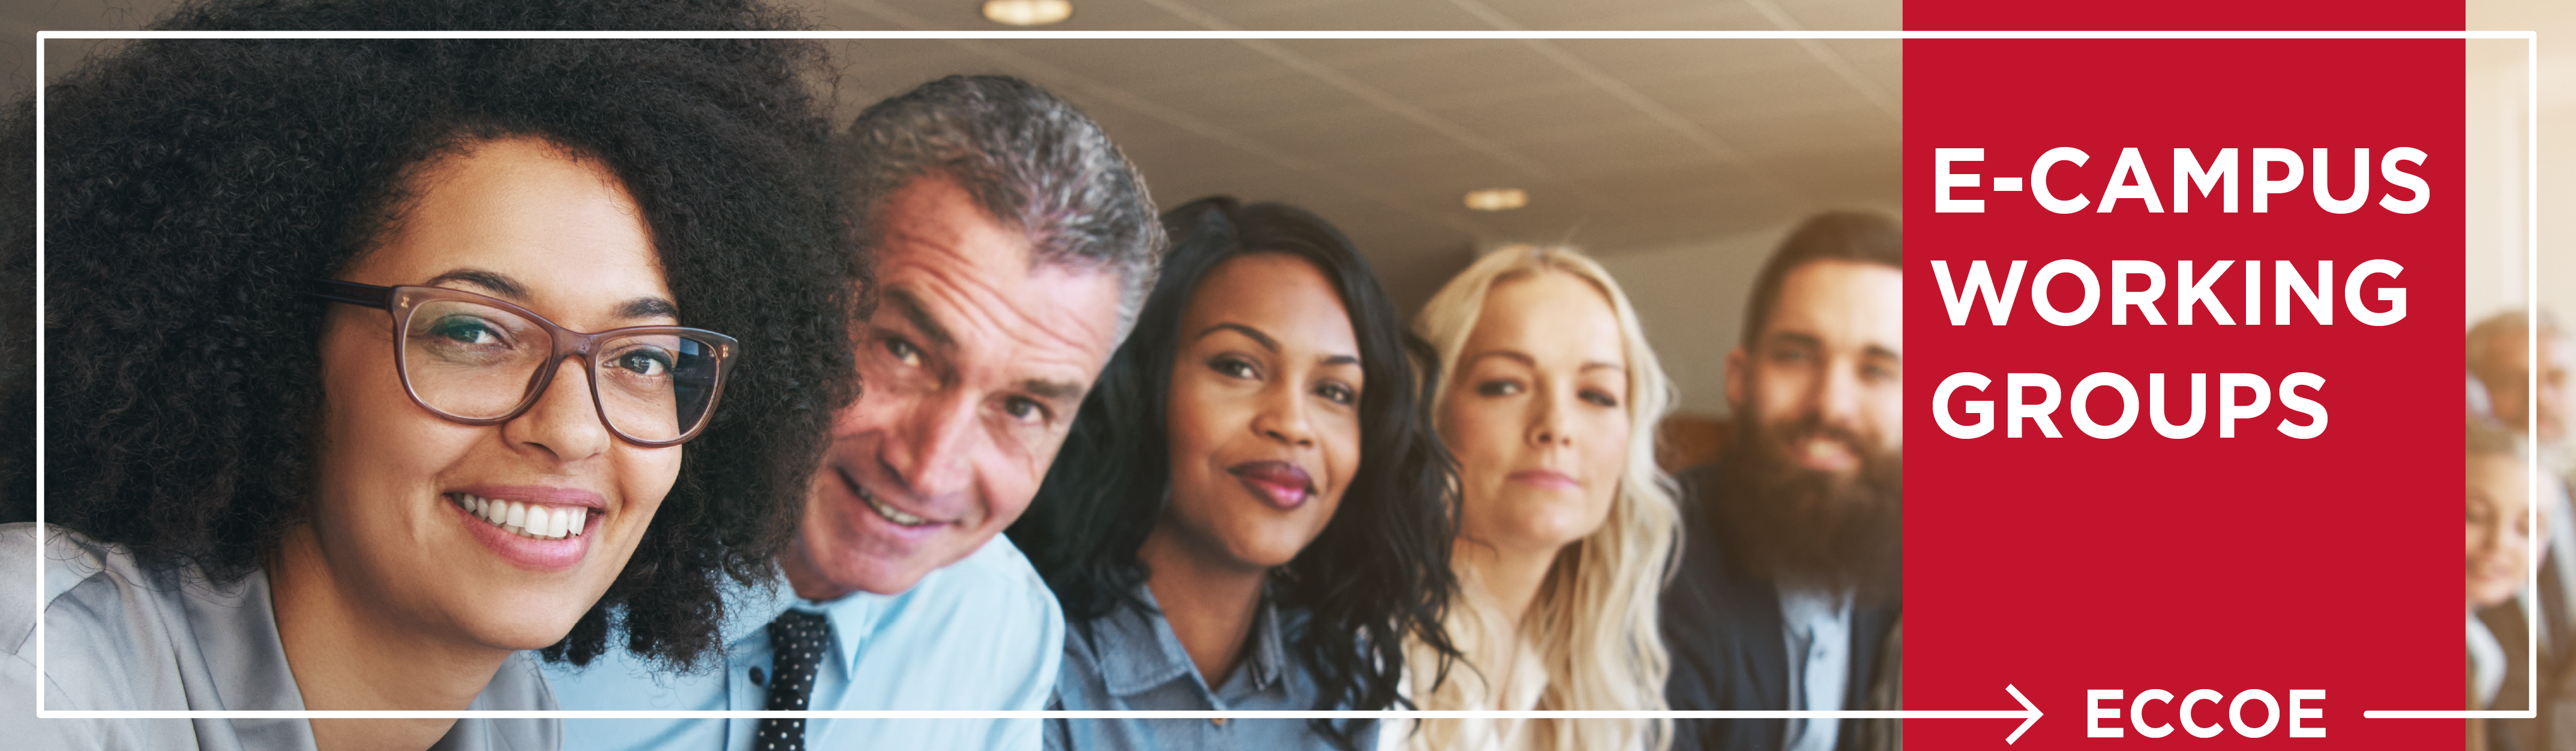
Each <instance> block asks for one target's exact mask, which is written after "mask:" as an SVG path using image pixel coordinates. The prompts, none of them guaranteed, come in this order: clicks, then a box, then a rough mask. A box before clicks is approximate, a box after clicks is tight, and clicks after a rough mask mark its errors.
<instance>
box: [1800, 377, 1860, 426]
mask: <svg viewBox="0 0 2576 751" xmlns="http://www.w3.org/2000/svg"><path fill="white" fill-rule="evenodd" d="M1809 398H1810V399H1812V400H1813V401H1814V409H1815V411H1816V417H1817V419H1818V421H1819V422H1822V423H1823V424H1826V425H1841V426H1846V427H1849V426H1852V425H1854V424H1856V423H1857V422H1858V421H1859V420H1860V412H1861V407H1860V404H1861V383H1860V368H1859V367H1858V365H1857V364H1856V363H1850V362H1829V363H1827V367H1826V368H1825V372H1824V373H1823V377H1821V378H1818V379H1816V385H1815V388H1814V394H1813V395H1812V396H1811V397H1809Z"/></svg>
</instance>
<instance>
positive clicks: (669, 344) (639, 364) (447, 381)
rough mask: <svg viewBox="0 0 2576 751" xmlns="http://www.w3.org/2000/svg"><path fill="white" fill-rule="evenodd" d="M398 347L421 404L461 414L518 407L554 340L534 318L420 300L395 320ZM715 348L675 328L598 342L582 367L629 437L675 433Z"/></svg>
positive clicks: (705, 394)
mask: <svg viewBox="0 0 2576 751" xmlns="http://www.w3.org/2000/svg"><path fill="white" fill-rule="evenodd" d="M403 347H404V350H405V352H404V355H405V356H404V358H403V361H404V364H405V367H406V372H405V373H404V376H405V377H406V378H407V379H408V380H409V381H410V383H411V388H412V392H413V393H415V394H418V395H419V396H420V400H421V402H422V403H424V404H427V405H429V407H430V408H431V409H435V410H438V411H440V412H445V413H447V414H449V415H453V416H456V417H459V418H464V419H469V420H489V419H494V418H499V417H502V416H504V415H508V414H509V413H510V411H511V410H513V409H516V408H518V406H519V403H520V402H522V401H524V400H526V398H527V396H528V389H529V388H530V387H532V386H534V385H535V383H536V377H537V369H538V368H542V367H547V366H548V362H547V361H548V359H549V358H550V357H551V356H552V355H553V354H554V340H553V338H552V337H551V336H549V335H548V334H547V331H546V328H545V327H543V326H540V325H537V323H536V322H535V321H531V320H529V319H528V318H527V317H525V316H522V315H520V314H518V313H515V312H511V311H508V310H504V309H501V308H496V307H492V306H488V305H479V304H475V303H471V302H464V301H460V300H427V301H423V302H422V303H421V304H420V305H419V306H418V307H417V309H415V310H414V311H413V313H412V315H411V321H410V322H409V323H408V324H407V325H406V326H405V327H404V330H403ZM715 351H716V348H715V346H714V345H713V344H712V343H709V342H704V341H699V340H697V339H694V338H690V337H687V336H682V335H678V334H636V335H630V336H620V337H617V338H614V339H608V340H604V341H601V342H598V343H597V347H596V348H595V349H594V350H593V351H592V353H591V363H590V367H591V370H592V378H591V385H592V393H593V395H594V396H595V398H597V399H598V403H599V407H600V412H601V414H603V415H606V416H607V419H608V423H609V425H610V427H613V428H615V429H616V430H617V431H618V432H620V433H624V434H626V435H627V436H629V437H631V438H635V439H637V440H644V441H670V440H677V439H678V438H679V437H680V436H681V435H682V434H684V433H686V432H688V431H689V429H691V428H693V427H696V426H697V424H698V422H699V421H700V420H701V419H703V418H704V417H705V416H706V413H707V407H708V406H709V403H710V402H712V401H713V399H714V396H715V380H716V358H715V356H714V355H715ZM559 377H560V376H559Z"/></svg>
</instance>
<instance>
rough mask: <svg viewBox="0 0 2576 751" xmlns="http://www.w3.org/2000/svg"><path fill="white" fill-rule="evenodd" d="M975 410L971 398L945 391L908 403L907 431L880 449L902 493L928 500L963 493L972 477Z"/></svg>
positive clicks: (905, 421)
mask: <svg viewBox="0 0 2576 751" xmlns="http://www.w3.org/2000/svg"><path fill="white" fill-rule="evenodd" d="M975 407H976V405H975V401H974V400H973V399H971V398H968V397H967V396H965V395H962V394H956V393H947V392H943V393H940V394H937V395H925V396H924V397H923V398H922V399H921V400H920V401H917V402H915V403H914V404H913V405H912V408H911V414H910V415H908V416H907V417H908V418H909V419H906V420H904V423H905V424H906V425H907V427H908V429H907V430H905V431H903V434H901V435H896V436H893V438H894V440H891V441H887V442H886V443H885V444H884V448H883V449H881V450H882V451H883V452H884V453H883V456H884V457H885V463H886V466H887V468H889V469H892V470H894V473H895V474H896V475H897V477H898V478H899V479H900V480H901V481H902V482H903V484H904V487H905V489H906V490H909V491H911V492H912V493H913V494H915V495H918V496H923V497H931V496H940V495H946V494H951V493H957V492H962V491H964V490H965V489H966V486H967V484H968V482H969V481H970V480H971V478H972V477H973V474H974V473H973V466H974V462H973V461H972V457H973V454H974V449H975V440H974V439H975V435H976V430H975V429H976V420H975V416H976V415H975V411H976V410H975Z"/></svg>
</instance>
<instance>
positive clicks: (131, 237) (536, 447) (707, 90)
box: [0, 0, 861, 749]
mask: <svg viewBox="0 0 2576 751" xmlns="http://www.w3.org/2000/svg"><path fill="white" fill-rule="evenodd" d="M799 25H800V24H799V22H797V21H796V19H794V18H793V17H791V16H786V15H781V14H779V13H777V12H773V11H770V10H768V9H765V8H762V7H758V6H754V5H749V4H738V3H725V2H714V3H707V2H679V1H678V0H674V1H673V2H668V3H654V2H647V3H634V2H606V1H600V2H590V1H588V0H554V1H548V0H537V1H536V2H529V3H517V2H514V3H506V4H505V3H410V2H394V1H393V0H381V1H379V0H361V1H359V2H331V3H320V2H310V3H296V2H287V3H276V2H247V1H245V2H238V3H234V2H221V3H212V4H192V5H190V6H187V7H184V8H182V9H181V10H179V11H177V12H176V13H175V14H174V15H173V16H172V17H171V18H170V19H168V20H166V21H164V22H163V23H162V24H161V27H162V28H169V29H238V28H258V29H281V30H299V29H330V30H337V29H364V28H403V29H433V30H434V29H475V28H514V27H515V28H540V29H558V28H674V29H741V30H784V29H793V28H798V27H799ZM821 62H822V61H821V59H820V55H819V53H817V52H816V51H815V50H814V49H813V48H812V47H810V46H807V45H803V44H799V43H784V42H776V41H750V40H493V39H478V40H461V39H460V40H328V39H319V40H317V39H297V40H152V41H142V42H136V43H133V44H131V45H130V46H127V47H123V48H121V49H119V50H117V51H116V52H114V53H113V54H111V55H108V56H105V57H101V58H96V59H93V60H91V61H89V62H88V63H86V64H84V65H83V66H82V67H81V68H79V69H77V70H75V71H73V72H71V73H70V74H68V75H67V76H66V77H65V78H64V79H62V80H60V81H59V82H57V83H56V84H55V85H54V86H52V87H51V88H49V89H48V91H47V94H48V97H47V107H48V112H47V113H46V115H47V118H48V121H47V126H48V128H47V131H46V134H45V139H46V140H45V146H46V152H45V160H46V163H45V166H46V170H47V171H46V186H47V188H46V189H47V194H46V195H47V203H46V212H47V214H46V216H45V219H46V222H47V224H46V226H47V228H48V231H49V234H48V236H47V246H46V252H47V256H46V259H47V262H48V272H49V273H48V276H47V278H46V279H45V280H44V281H43V283H44V284H45V285H46V291H47V299H46V305H47V308H46V310H45V314H46V315H45V318H44V320H45V325H46V326H47V328H46V335H47V344H48V350H47V355H48V358H49V359H48V361H47V362H46V364H45V366H44V367H45V369H46V375H47V379H48V386H49V391H48V393H47V394H46V395H45V397H44V398H45V405H46V409H47V416H48V421H47V424H46V433H45V436H44V438H45V441H46V454H45V462H46V464H45V469H46V472H47V474H46V481H47V492H48V495H47V497H46V498H44V499H43V500H44V503H45V506H44V510H45V513H46V517H45V521H46V522H47V523H48V524H47V525H46V526H42V527H39V526H36V525H32V524H14V525H7V526H0V571H32V570H34V569H36V568H37V567H38V566H39V565H41V566H42V567H43V568H44V570H45V578H44V590H43V592H42V593H41V598H40V599H35V600H30V599H28V598H27V597H26V594H25V592H24V590H21V591H20V594H19V595H16V596H11V597H7V598H0V696H16V697H30V696H38V695H39V692H40V690H41V696H42V699H43V702H44V704H43V706H44V708H45V709H49V710H361V711H366V710H412V711H429V712H450V713H452V712H458V711H465V710H546V709H552V708H554V707H555V703H554V700H553V695H552V693H551V691H550V689H548V687H547V686H546V684H545V682H544V679H543V678H542V676H541V674H540V673H539V672H538V671H537V667H536V664H535V663H536V661H537V660H539V659H555V660H563V661H569V662H575V663H579V662H585V661H588V660H589V659H590V658H592V657H595V656H597V655H599V654H601V653H602V651H603V650H604V649H606V648H607V647H609V646H610V645H612V644H614V645H616V646H618V647H620V648H622V649H625V650H628V651H631V652H633V653H635V654H638V655H642V656H645V657H647V658H648V659H652V660H656V661H658V662H659V663H660V664H662V665H665V666H670V667H686V666H689V665H691V664H693V662H694V661H696V660H697V659H698V658H700V657H701V656H702V655H703V654H704V653H706V652H708V651H709V650H711V649H712V648H714V647H715V646H716V635H717V633H718V627H719V625H720V624H721V623H722V622H723V618H724V616H725V613H724V612H723V610H722V607H721V602H722V598H720V597H719V596H718V592H719V591H720V588H721V587H723V586H727V583H726V579H727V578H728V576H730V577H731V578H733V579H737V580H741V581H744V582H753V581H756V580H760V579H762V578H764V577H767V576H770V575H772V571H773V569H772V568H771V567H770V565H769V563H768V561H769V560H770V558H771V557H772V555H773V554H774V553H775V551H776V545H777V544H778V543H779V542H780V541H781V540H783V539H785V535H786V531H787V529H788V528H789V526H790V524H791V523H792V519H793V513H794V511H795V509H796V508H797V504H798V502H799V501H800V500H801V498H802V497H803V494H804V492H805V490H806V480H807V478H808V477H809V475H810V472H811V471H812V467H813V466H814V464H815V462H816V459H817V454H816V451H817V450H818V449H819V447H821V446H822V445H824V443H825V438H826V427H827V421H828V419H829V416H830V414H831V411H832V410H833V409H834V408H835V407H837V406H838V405H840V404H842V403H844V402H846V401H847V400H848V399H849V398H850V396H851V393H852V391H853V390H854V385H853V384H851V383H849V382H848V381H849V375H848V373H849V367H848V363H849V362H850V356H851V355H850V351H849V344H848V339H847V331H848V326H849V321H850V315H851V313H852V310H853V308H854V303H856V302H857V301H856V300H854V299H852V298H853V292H854V291H855V290H858V289H861V287H860V286H859V285H858V284H857V282H858V281H859V277H860V273H859V269H860V265H859V263H858V261H859V260H860V259H859V258H858V257H857V256H856V255H855V254H854V249H853V246H852V245H851V244H850V241H849V239H848V238H847V237H846V236H845V234H844V233H843V226H842V223H841V222H840V217H841V216H842V215H843V213H844V211H843V206H842V204H841V199H840V198H839V197H838V196H839V193H838V191H837V190H836V186H835V184H834V182H833V179H832V178H831V177H830V174H829V172H828V170H827V169H826V168H827V167H828V165H829V163H830V159H829V156H830V154H829V149H828V144H829V140H828V136H829V133H830V126H829V123H828V121H826V120H825V119H824V117H823V114H824V108H823V107H822V106H821V105H820V103H819V102H817V101H814V100H813V99H812V98H811V97H810V96H809V94H808V93H807V89H806V84H805V81H808V80H811V78H809V76H812V75H813V74H815V73H816V72H817V71H818V70H819V69H820V63H821ZM27 126H28V123H26V122H24V121H19V122H15V123H10V127H12V128H24V127H27ZM20 133H23V131H20ZM0 177H7V179H24V180H27V181H29V182H32V180H33V175H25V176H23V177H8V176H0ZM5 245H6V244H5V243H0V246H5ZM39 621H41V622H42V624H43V625H44V626H45V631H44V641H43V643H42V645H41V648H42V650H43V652H42V655H41V658H42V659H43V663H42V664H43V671H42V673H41V674H40V673H39V672H38V669H37V664H38V662H37V660H38V659H39V657H40V655H39V654H38V649H39V645H38V643H37V642H36V641H34V640H33V639H32V638H30V637H31V632H32V630H33V629H34V627H35V626H36V625H37V623H38V622H39ZM0 704H11V705H12V706H17V707H20V708H21V709H19V710H17V711H14V712H9V713H0V715H18V716H0V738H6V739H8V740H7V741H0V745H12V746H16V745H18V744H21V743H32V747H36V748H102V747H117V748H156V749H160V748H289V749H292V748H324V749H361V748H363V749H420V748H431V747H435V748H453V749H486V748H539V749H545V748H554V747H555V746H556V745H557V743H558V742H559V741H560V740H561V738H560V736H561V731H560V730H559V728H558V727H557V725H556V723H555V722H554V721H553V720H545V719H521V718H511V719H493V718H465V719H456V718H452V717H403V718H382V719H341V718H333V719H313V720H309V721H308V720H304V719H293V718H289V719H240V720H220V719H200V720H197V721H195V722H193V723H191V722H178V721H171V720H141V719H78V720H74V719H61V720H38V719H35V718H33V717H32V712H28V711H26V710H25V709H24V707H26V704H25V703H23V700H22V701H21V702H18V703H12V702H6V701H0Z"/></svg>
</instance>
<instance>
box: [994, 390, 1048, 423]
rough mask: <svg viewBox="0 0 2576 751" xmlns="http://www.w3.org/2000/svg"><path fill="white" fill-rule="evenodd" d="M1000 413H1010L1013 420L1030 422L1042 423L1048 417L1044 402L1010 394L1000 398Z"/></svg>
mask: <svg viewBox="0 0 2576 751" xmlns="http://www.w3.org/2000/svg"><path fill="white" fill-rule="evenodd" d="M1002 414H1006V415H1010V416H1011V419H1013V420H1018V421H1020V422H1024V423H1032V424H1035V423H1044V422H1046V421H1047V417H1048V412H1047V408H1046V404H1045V403H1043V402H1039V401H1038V400H1036V399H1031V398H1028V397H1025V396H1010V397H1006V398H1004V399H1003V400H1002Z"/></svg>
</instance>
